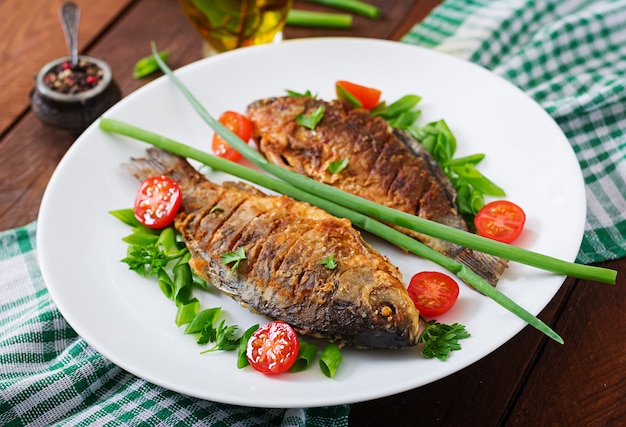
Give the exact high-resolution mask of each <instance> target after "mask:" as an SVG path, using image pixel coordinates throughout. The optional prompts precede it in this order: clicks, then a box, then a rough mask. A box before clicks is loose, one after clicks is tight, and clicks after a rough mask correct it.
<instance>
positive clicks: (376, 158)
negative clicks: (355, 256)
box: [247, 96, 507, 286]
mask: <svg viewBox="0 0 626 427" xmlns="http://www.w3.org/2000/svg"><path fill="white" fill-rule="evenodd" d="M320 106H323V107H324V114H323V117H322V119H321V121H320V122H319V123H318V124H317V125H316V126H315V128H314V129H309V128H307V127H305V126H301V125H299V124H298V123H297V122H296V118H297V117H298V116H299V115H303V116H309V115H311V113H313V112H314V111H315V110H316V109H317V108H318V107H320ZM247 115H248V117H249V118H250V120H251V121H252V123H253V138H254V139H255V141H256V142H257V144H258V146H259V151H260V152H261V153H262V154H263V155H264V156H265V157H266V158H267V159H268V160H269V161H270V162H272V163H274V164H277V165H281V166H283V167H286V168H288V169H291V170H293V171H295V172H298V173H300V174H303V175H306V176H309V177H310V178H313V179H315V180H317V181H320V182H323V183H326V184H329V185H332V186H334V187H337V188H340V189H341V190H344V191H346V192H349V193H352V194H356V195H358V196H361V197H363V198H366V199H369V200H371V201H374V202H377V203H379V204H382V205H386V206H389V207H391V208H395V209H398V210H401V211H404V212H408V213H411V214H413V215H417V216H419V217H421V218H425V219H429V220H432V221H435V222H438V223H441V224H445V225H448V226H451V227H455V228H457V229H460V230H464V231H468V230H469V227H468V225H467V222H466V221H465V220H464V219H463V217H462V216H461V215H459V214H458V212H457V208H456V201H455V200H456V192H455V190H454V188H453V186H452V184H451V183H450V181H449V179H448V178H447V176H446V175H445V173H444V172H443V171H442V169H441V168H440V166H439V165H438V164H437V162H436V161H435V160H434V159H433V157H432V156H431V155H430V153H428V151H427V150H426V149H425V148H424V147H423V146H422V145H421V144H420V143H418V142H417V141H415V140H414V139H413V138H412V137H411V136H409V135H408V134H407V133H406V132H404V131H402V130H399V129H395V128H391V127H390V126H389V125H388V124H387V122H386V121H385V120H384V119H383V118H381V117H373V116H371V115H370V114H369V112H368V111H367V110H363V109H353V108H351V107H349V106H348V105H347V104H346V103H344V102H341V101H337V100H335V101H332V102H326V101H323V100H319V99H316V98H313V97H309V96H301V97H290V96H285V97H275V98H267V99H262V100H259V101H256V102H253V103H252V104H250V105H249V106H248V108H247ZM344 159H347V160H348V163H347V167H346V168H345V169H343V170H342V171H340V172H339V173H332V172H330V171H329V165H330V164H331V163H333V162H340V161H342V160H344ZM398 228H399V227H398ZM399 229H400V230H401V231H402V232H404V233H406V234H408V235H410V236H412V237H414V238H416V239H417V240H419V241H421V242H422V243H424V244H426V245H428V246H430V247H431V248H433V249H435V250H437V251H438V252H440V253H442V254H444V255H446V256H448V257H450V258H452V259H455V260H457V261H459V262H461V263H462V264H464V265H466V266H468V267H469V268H471V269H472V270H473V271H475V272H476V273H477V274H478V275H479V276H481V277H482V278H484V279H485V280H486V281H487V282H489V283H490V284H492V285H494V286H495V285H496V284H497V282H498V279H499V278H500V276H501V274H502V273H503V272H504V270H505V269H506V267H507V261H506V260H503V259H501V258H498V257H495V256H492V255H488V254H484V253H482V252H478V251H474V250H471V249H468V248H465V247H462V246H459V245H457V244H454V243H450V242H447V241H443V240H440V239H436V238H433V237H431V236H427V235H424V234H420V233H417V232H414V231H412V230H407V229H403V228H399Z"/></svg>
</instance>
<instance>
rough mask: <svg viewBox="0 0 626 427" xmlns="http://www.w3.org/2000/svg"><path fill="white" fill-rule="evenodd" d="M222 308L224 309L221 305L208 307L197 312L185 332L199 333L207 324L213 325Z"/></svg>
mask: <svg viewBox="0 0 626 427" xmlns="http://www.w3.org/2000/svg"><path fill="white" fill-rule="evenodd" d="M221 310H222V309H221V308H219V307H213V308H207V309H204V310H202V311H201V312H199V313H198V314H196V315H195V316H194V318H193V319H192V320H191V322H190V323H189V325H187V328H186V329H185V334H197V333H200V332H202V329H203V328H204V326H205V325H207V324H211V325H213V323H214V322H215V319H216V318H217V316H218V314H219V313H220V311H221Z"/></svg>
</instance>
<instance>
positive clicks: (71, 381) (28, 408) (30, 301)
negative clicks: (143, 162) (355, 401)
mask: <svg viewBox="0 0 626 427" xmlns="http://www.w3.org/2000/svg"><path fill="white" fill-rule="evenodd" d="M35 231H36V223H31V224H28V225H27V226H25V227H21V228H17V229H14V230H9V231H4V232H1V233H0V426H4V427H8V426H57V425H58V426H61V425H62V426H64V427H65V426H94V425H97V426H102V425H106V426H138V425H146V426H246V427H248V426H250V427H251V426H320V427H322V426H337V427H339V426H347V425H348V421H347V419H348V412H349V409H350V408H349V406H347V405H343V406H336V407H329V408H311V409H257V408H244V407H239V406H232V405H224V404H218V403H214V402H209V401H206V400H201V399H195V398H191V397H187V396H184V395H181V394H178V393H174V392H172V391H169V390H165V389H163V388H161V387H158V386H155V385H153V384H150V383H148V382H146V381H144V380H142V379H139V378H137V377H135V376H133V375H131V374H129V373H128V372H125V371H124V370H122V369H121V368H119V367H118V366H116V365H114V364H113V363H111V362H109V361H108V360H106V359H105V358H103V357H102V356H101V355H100V354H98V353H97V352H96V351H95V350H94V349H92V348H91V347H90V346H89V345H87V343H85V341H83V340H82V339H81V338H80V337H79V336H77V335H76V332H74V331H73V330H72V328H71V327H70V326H69V325H68V324H67V322H66V321H65V319H64V318H63V317H62V316H61V314H60V313H59V311H58V310H57V308H56V307H55V305H54V302H53V301H52V299H51V297H50V294H49V293H48V291H47V289H46V286H45V284H44V281H43V278H42V277H41V272H40V270H39V265H38V262H37V250H36V248H35Z"/></svg>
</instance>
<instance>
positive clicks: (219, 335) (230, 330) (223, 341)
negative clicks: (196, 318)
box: [198, 320, 239, 354]
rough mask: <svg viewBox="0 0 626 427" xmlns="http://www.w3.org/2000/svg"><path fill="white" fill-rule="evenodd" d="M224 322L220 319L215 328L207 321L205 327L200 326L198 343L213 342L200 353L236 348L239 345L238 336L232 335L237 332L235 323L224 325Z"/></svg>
mask: <svg viewBox="0 0 626 427" xmlns="http://www.w3.org/2000/svg"><path fill="white" fill-rule="evenodd" d="M225 322H226V321H225V320H222V322H221V323H220V324H219V326H218V327H217V329H215V328H214V327H213V323H209V322H207V323H206V325H205V327H204V328H202V332H201V337H200V339H199V340H198V344H206V343H209V342H214V343H215V345H214V346H213V347H211V348H209V349H207V350H204V351H202V352H201V354H205V353H210V352H212V351H216V350H225V351H230V350H236V349H237V348H238V347H239V338H234V337H233V336H234V334H235V332H237V329H238V328H237V325H230V326H226V325H224V323H225Z"/></svg>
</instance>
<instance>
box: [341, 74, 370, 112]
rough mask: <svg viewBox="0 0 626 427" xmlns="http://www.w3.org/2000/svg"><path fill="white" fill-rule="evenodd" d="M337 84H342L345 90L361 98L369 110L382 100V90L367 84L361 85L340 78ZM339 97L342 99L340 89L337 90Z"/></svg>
mask: <svg viewBox="0 0 626 427" xmlns="http://www.w3.org/2000/svg"><path fill="white" fill-rule="evenodd" d="M336 86H341V87H342V88H343V89H344V90H346V91H347V92H349V93H350V95H352V96H354V97H355V98H356V99H358V100H359V102H360V103H361V105H362V107H363V108H365V109H367V110H369V109H372V108H374V107H375V106H376V105H378V101H379V100H380V94H381V91H379V90H378V89H374V88H371V87H367V86H361V85H358V84H356V83H351V82H347V81H345V80H338V81H337V83H336ZM337 97H338V98H339V99H342V97H341V94H340V93H339V91H338V92H337Z"/></svg>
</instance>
